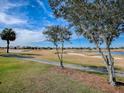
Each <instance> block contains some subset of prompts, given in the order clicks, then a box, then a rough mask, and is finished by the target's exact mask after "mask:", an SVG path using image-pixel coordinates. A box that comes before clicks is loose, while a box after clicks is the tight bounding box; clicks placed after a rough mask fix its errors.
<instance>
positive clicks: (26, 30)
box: [0, 0, 124, 47]
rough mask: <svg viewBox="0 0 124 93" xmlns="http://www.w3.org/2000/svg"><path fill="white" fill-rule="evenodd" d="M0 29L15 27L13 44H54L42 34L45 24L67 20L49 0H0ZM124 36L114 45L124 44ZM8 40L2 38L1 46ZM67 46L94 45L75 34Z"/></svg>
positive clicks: (63, 24)
mask: <svg viewBox="0 0 124 93" xmlns="http://www.w3.org/2000/svg"><path fill="white" fill-rule="evenodd" d="M0 6H1V8H0V31H2V30H3V29H4V28H5V27H9V28H13V29H14V30H15V31H16V33H17V39H16V40H15V41H14V42H12V43H11V46H41V47H44V46H45V47H47V46H53V45H52V44H51V43H50V42H47V41H45V36H44V35H43V34H42V32H43V30H44V29H45V26H48V25H57V24H59V25H62V26H67V24H68V23H67V22H66V21H65V20H63V19H61V18H59V19H56V18H55V17H54V15H53V13H52V11H51V9H50V6H49V4H48V1H47V0H0ZM123 41H124V36H123V35H122V36H121V37H120V38H119V39H118V40H116V41H114V42H113V45H112V46H114V47H120V46H124V42H123ZM5 45H6V41H2V40H0V46H5ZM66 46H67V47H70V46H73V47H90V46H92V47H94V45H93V44H91V43H89V42H88V41H87V40H86V39H84V38H79V37H78V36H76V35H75V34H74V35H73V36H72V39H71V43H66Z"/></svg>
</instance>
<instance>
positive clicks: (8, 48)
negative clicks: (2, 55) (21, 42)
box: [7, 40, 10, 53]
mask: <svg viewBox="0 0 124 93" xmlns="http://www.w3.org/2000/svg"><path fill="white" fill-rule="evenodd" d="M9 44H10V43H9V40H7V53H9Z"/></svg>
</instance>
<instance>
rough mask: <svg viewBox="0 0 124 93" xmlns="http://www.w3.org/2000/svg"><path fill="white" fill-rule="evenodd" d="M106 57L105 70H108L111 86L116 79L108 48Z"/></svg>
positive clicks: (114, 83)
mask: <svg viewBox="0 0 124 93" xmlns="http://www.w3.org/2000/svg"><path fill="white" fill-rule="evenodd" d="M107 52H108V56H107V57H106V58H107V70H108V75H109V83H110V84H111V85H112V86H115V85H116V78H115V70H114V60H113V58H112V55H111V51H110V48H109V47H108V48H107Z"/></svg>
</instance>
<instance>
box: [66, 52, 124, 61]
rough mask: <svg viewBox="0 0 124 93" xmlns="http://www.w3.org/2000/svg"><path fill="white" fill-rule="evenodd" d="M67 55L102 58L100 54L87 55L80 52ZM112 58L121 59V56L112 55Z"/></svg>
mask: <svg viewBox="0 0 124 93" xmlns="http://www.w3.org/2000/svg"><path fill="white" fill-rule="evenodd" d="M68 55H75V56H84V57H92V58H102V57H101V56H88V55H85V54H80V53H68ZM114 59H119V60H122V59H123V58H119V57H114Z"/></svg>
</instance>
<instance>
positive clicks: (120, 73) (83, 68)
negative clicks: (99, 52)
mask: <svg viewBox="0 0 124 93" xmlns="http://www.w3.org/2000/svg"><path fill="white" fill-rule="evenodd" d="M17 59H19V60H28V61H32V62H39V63H44V64H50V65H54V66H60V64H59V62H55V61H48V60H42V59H35V58H17ZM64 67H66V68H71V69H77V70H81V71H90V72H99V73H103V74H107V70H106V69H105V68H102V67H88V66H87V67H86V66H81V65H76V64H67V63H65V64H64ZM115 74H116V76H120V77H124V72H123V71H119V70H116V72H115Z"/></svg>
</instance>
